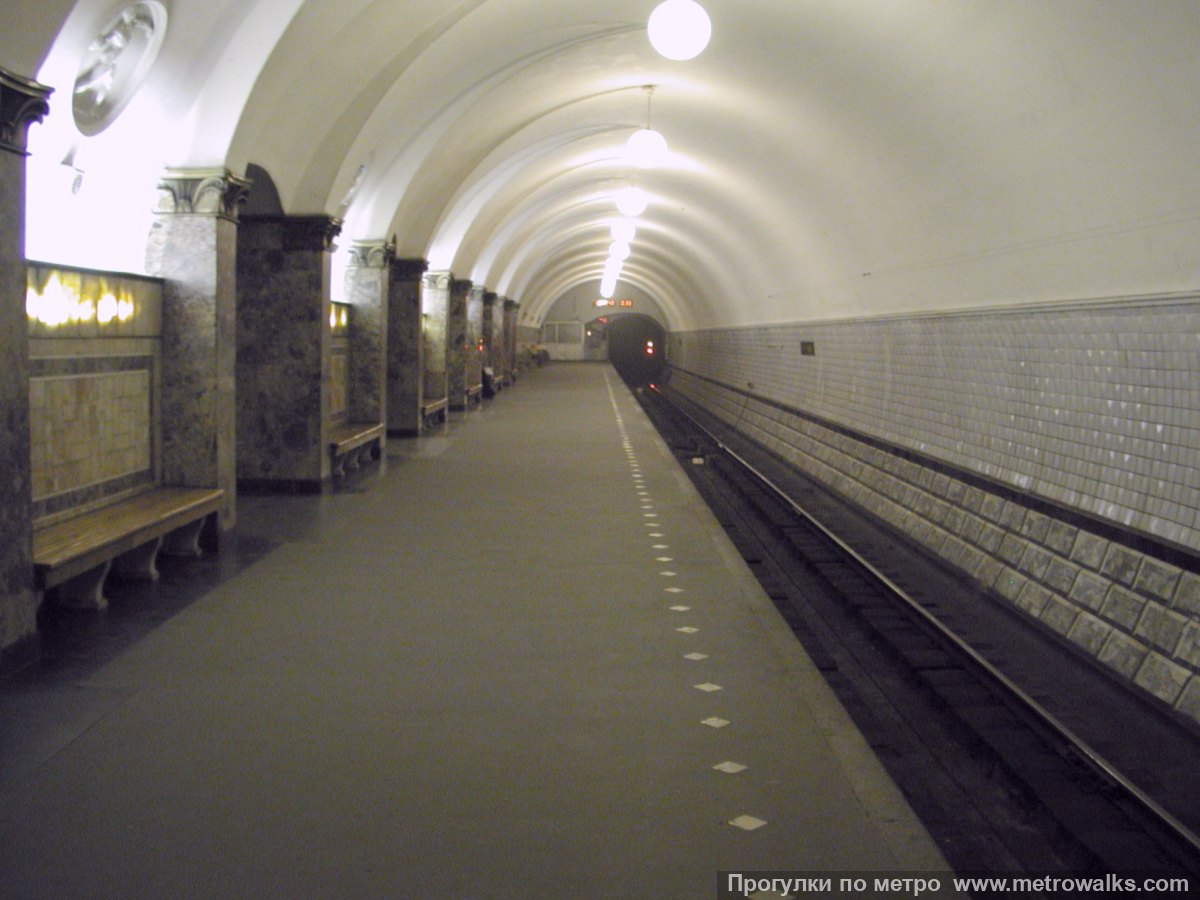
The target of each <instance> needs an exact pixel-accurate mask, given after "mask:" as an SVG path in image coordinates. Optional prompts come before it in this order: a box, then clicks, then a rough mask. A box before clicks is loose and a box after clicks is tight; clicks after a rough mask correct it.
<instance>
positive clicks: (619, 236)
mask: <svg viewBox="0 0 1200 900" xmlns="http://www.w3.org/2000/svg"><path fill="white" fill-rule="evenodd" d="M609 234H611V235H612V239H613V240H614V241H623V242H624V243H626V244H632V243H633V239H634V238H635V237H637V226H636V225H634V224H633V220H632V219H617V221H615V222H613V223H612V227H611V228H610V229H609Z"/></svg>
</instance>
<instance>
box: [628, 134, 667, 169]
mask: <svg viewBox="0 0 1200 900" xmlns="http://www.w3.org/2000/svg"><path fill="white" fill-rule="evenodd" d="M625 155H626V156H628V157H629V161H630V162H631V163H633V164H634V165H635V166H637V167H638V168H639V169H653V168H654V167H655V166H659V165H662V163H663V162H664V161H665V160H666V158H667V139H666V138H665V137H663V136H662V134H660V133H659V132H657V131H655V130H654V129H653V128H642V129H639V130H638V131H635V132H634V133H633V134H631V135H630V136H629V141H628V142H627V143H626V144H625Z"/></svg>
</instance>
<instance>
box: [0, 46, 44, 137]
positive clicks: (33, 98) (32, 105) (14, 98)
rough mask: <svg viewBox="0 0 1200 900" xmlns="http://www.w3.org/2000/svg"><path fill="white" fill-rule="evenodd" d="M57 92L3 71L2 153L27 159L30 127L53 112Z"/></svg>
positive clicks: (0, 108) (0, 89)
mask: <svg viewBox="0 0 1200 900" xmlns="http://www.w3.org/2000/svg"><path fill="white" fill-rule="evenodd" d="M53 91H54V89H53V88H50V87H47V86H46V85H44V84H38V83H37V82H36V81H31V80H30V79H28V78H22V77H21V76H20V75H17V74H15V73H13V72H9V71H8V70H7V69H3V68H0V150H7V151H8V152H10V153H17V154H20V155H21V156H27V155H28V153H29V151H28V150H27V149H26V147H27V146H28V139H29V126H30V125H33V124H34V123H36V122H40V121H42V119H44V118H45V117H46V115H47V114H48V113H49V112H50V94H51V93H53Z"/></svg>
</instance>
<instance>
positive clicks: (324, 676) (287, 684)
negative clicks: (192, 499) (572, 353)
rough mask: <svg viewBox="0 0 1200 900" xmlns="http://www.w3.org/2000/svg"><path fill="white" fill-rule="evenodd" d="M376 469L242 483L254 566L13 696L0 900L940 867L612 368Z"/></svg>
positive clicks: (532, 393)
mask: <svg viewBox="0 0 1200 900" xmlns="http://www.w3.org/2000/svg"><path fill="white" fill-rule="evenodd" d="M389 457H390V459H389V460H388V461H387V464H386V466H385V470H384V471H382V472H380V473H379V474H378V476H375V477H371V478H369V479H368V480H367V481H365V482H363V483H361V484H360V485H359V486H358V487H357V488H356V489H354V490H350V491H344V492H340V493H336V494H332V495H326V496H323V497H279V498H259V497H247V498H243V499H242V501H241V504H240V517H241V524H240V525H239V529H238V537H237V541H236V544H237V545H238V546H242V547H254V548H258V549H257V550H256V551H255V552H254V553H249V554H245V555H244V557H243V559H242V562H241V563H240V564H239V565H238V566H236V567H235V568H236V571H230V572H228V573H227V574H226V575H225V576H223V577H221V578H214V579H212V584H211V587H207V588H203V589H196V590H195V593H196V595H197V596H196V597H195V599H194V601H193V602H191V603H190V605H187V606H186V607H184V608H182V609H181V610H180V611H179V612H177V613H176V614H175V615H173V616H171V617H170V618H164V620H163V621H162V623H161V624H160V625H158V627H156V628H154V629H153V630H150V631H149V632H148V633H147V634H146V635H145V636H143V637H140V638H139V639H137V640H136V641H131V642H130V643H129V645H128V646H127V647H124V648H122V649H120V650H119V651H112V652H110V653H109V655H108V656H107V657H106V658H103V659H99V660H95V661H94V664H91V665H88V664H86V655H87V653H86V649H85V650H84V651H82V653H83V656H84V657H85V659H84V662H83V663H79V664H70V665H59V666H56V667H52V669H51V670H44V671H40V672H34V673H27V674H26V676H25V677H22V678H18V679H13V680H10V682H9V683H7V684H3V683H0V765H2V766H3V771H2V772H0V869H2V874H0V895H2V896H5V897H8V896H12V897H21V898H36V897H71V898H82V897H122V898H134V897H170V898H184V897H221V898H231V897H247V898H250V897H253V898H264V897H289V898H298V897H355V898H358V897H404V898H407V897H420V898H508V897H513V898H517V897H520V898H531V897H536V898H560V897H561V898H567V897H572V898H575V897H580V898H591V897H620V898H625V897H628V898H634V897H638V898H640V897H669V898H701V897H713V896H715V895H716V885H717V878H716V874H717V872H718V871H722V870H742V871H754V870H787V871H807V872H816V871H863V872H866V871H871V872H876V871H899V870H926V871H928V870H944V869H945V865H944V863H943V862H942V860H941V858H940V856H939V854H938V852H937V850H936V848H935V847H934V846H933V845H932V842H931V841H930V839H929V837H928V835H927V834H926V833H925V831H924V830H923V829H922V828H921V827H920V825H919V824H918V823H916V822H915V820H914V819H913V817H912V814H911V812H910V811H909V810H908V807H907V806H906V805H905V803H904V802H903V800H902V799H901V798H900V796H899V794H898V792H897V791H896V789H895V787H894V786H893V785H892V783H891V782H890V781H889V779H888V777H887V776H886V775H885V774H884V772H883V770H882V768H881V766H880V765H879V764H878V762H877V761H876V760H875V758H874V757H873V756H872V754H871V753H870V751H869V750H868V749H867V748H866V746H865V745H864V743H863V741H862V738H861V736H860V735H859V734H858V732H857V731H856V730H855V729H854V727H853V726H852V725H851V724H850V722H849V720H848V718H847V717H846V715H845V714H844V712H843V711H842V709H841V708H840V706H839V705H838V703H837V702H836V701H835V700H834V699H833V697H832V696H831V694H830V693H829V691H828V690H827V689H826V687H825V686H824V684H823V682H822V681H821V679H820V677H819V675H818V673H817V672H816V671H815V669H814V668H813V666H812V664H811V663H810V662H809V660H808V659H807V657H806V656H805V655H804V653H803V652H802V651H801V650H800V649H799V647H798V645H797V644H796V643H795V642H794V640H793V639H792V637H791V635H790V633H789V632H788V630H787V628H786V626H784V624H783V623H782V621H781V620H780V619H779V618H778V616H777V614H776V612H775V611H774V609H773V607H772V606H771V603H770V601H769V599H768V598H767V597H766V596H765V595H764V594H763V593H762V591H761V589H760V588H759V586H758V585H757V583H756V582H755V581H754V580H753V578H752V577H751V576H750V574H749V572H748V571H747V570H746V569H745V567H744V565H743V563H742V562H741V560H740V559H739V558H738V556H737V555H736V553H735V552H734V551H733V549H732V547H731V545H730V544H729V543H728V541H727V539H726V538H725V536H724V535H723V534H722V533H721V531H720V530H719V528H718V527H717V525H716V523H715V521H714V520H713V519H712V516H711V514H710V513H709V512H708V510H707V509H706V508H705V507H704V506H703V504H702V503H701V502H700V500H699V499H698V497H697V496H696V495H695V493H694V491H693V489H692V487H691V485H690V484H689V483H688V481H687V479H686V476H685V474H684V473H683V472H682V471H680V469H679V467H678V465H677V464H676V462H675V461H674V459H673V458H672V456H671V454H670V452H669V450H668V448H667V447H665V446H664V445H663V443H662V442H661V440H660V439H659V438H658V436H657V435H656V434H655V433H654V431H653V430H652V429H651V427H650V425H649V424H648V422H647V421H646V420H645V418H644V417H643V415H642V413H641V411H640V409H639V408H638V407H637V405H636V404H635V402H634V400H633V398H632V397H631V396H630V394H629V393H628V391H627V390H626V388H625V387H624V385H622V384H621V382H620V381H619V380H618V379H617V378H616V376H615V375H614V374H613V372H612V370H611V369H609V368H608V367H607V366H604V365H586V364H581V365H573V366H572V365H561V366H551V367H548V368H546V369H541V370H536V371H534V372H531V373H529V374H528V375H527V376H526V377H524V378H523V379H522V380H521V381H520V382H519V383H518V384H517V386H516V387H515V388H513V389H511V390H509V391H506V392H505V393H503V394H502V395H501V396H500V397H499V398H497V399H496V400H495V401H494V402H493V403H491V404H490V405H489V406H488V407H487V408H486V409H484V410H483V411H475V412H471V413H469V414H467V415H466V416H465V417H464V416H457V417H455V418H454V420H453V421H452V422H451V424H450V426H449V428H448V429H446V430H445V431H443V432H441V433H438V434H435V435H432V436H429V437H425V438H422V439H420V440H410V441H393V442H392V443H391V445H390V446H389ZM231 543H233V542H231ZM227 546H228V545H227ZM168 589H169V581H168V582H164V584H163V585H160V586H159V587H157V588H155V589H154V590H152V591H149V592H148V593H147V594H146V595H145V596H142V597H141V599H140V600H139V599H138V598H137V597H136V596H135V597H134V598H133V599H124V600H122V604H126V605H128V604H137V603H143V604H144V603H151V602H164V601H163V600H162V599H161V596H162V592H163V591H164V590H168ZM156 592H158V594H156ZM156 596H158V597H159V600H157V601H156V600H155V597H156ZM120 609H121V607H120V605H116V608H115V609H114V610H113V611H111V612H110V613H109V615H110V616H118V615H119V613H120ZM76 662H78V660H76Z"/></svg>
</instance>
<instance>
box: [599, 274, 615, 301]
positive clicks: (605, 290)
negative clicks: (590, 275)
mask: <svg viewBox="0 0 1200 900" xmlns="http://www.w3.org/2000/svg"><path fill="white" fill-rule="evenodd" d="M616 292H617V279H615V278H605V279H604V280H603V281H601V282H600V296H601V297H603V298H604V299H605V300H611V299H612V295H613V294H615V293H616Z"/></svg>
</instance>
